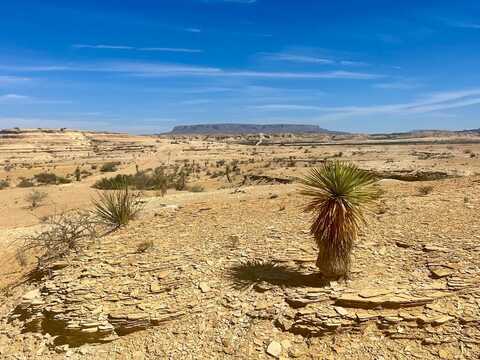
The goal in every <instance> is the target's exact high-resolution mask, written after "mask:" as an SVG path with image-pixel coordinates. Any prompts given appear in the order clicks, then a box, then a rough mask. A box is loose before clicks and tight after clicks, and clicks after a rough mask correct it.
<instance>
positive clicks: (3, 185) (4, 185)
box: [0, 180, 10, 190]
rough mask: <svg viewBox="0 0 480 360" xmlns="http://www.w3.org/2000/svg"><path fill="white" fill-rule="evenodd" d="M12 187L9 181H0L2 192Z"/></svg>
mask: <svg viewBox="0 0 480 360" xmlns="http://www.w3.org/2000/svg"><path fill="white" fill-rule="evenodd" d="M9 186H10V183H9V182H8V181H7V180H0V190H3V189H6V188H8V187H9Z"/></svg>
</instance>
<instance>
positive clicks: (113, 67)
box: [0, 62, 385, 80]
mask: <svg viewBox="0 0 480 360" xmlns="http://www.w3.org/2000/svg"><path fill="white" fill-rule="evenodd" d="M0 70H7V71H16V72H52V71H64V72H106V73H107V72H117V73H124V74H129V75H133V76H139V77H171V76H204V77H243V78H271V79H350V80H370V79H379V78H383V77H385V76H384V75H381V74H375V73H366V72H353V71H342V70H335V71H323V72H281V71H253V70H226V69H221V68H215V67H202V66H189V65H182V64H167V63H137V62H113V63H112V62H110V63H95V64H69V65H39V66H30V65H27V66H21V65H0Z"/></svg>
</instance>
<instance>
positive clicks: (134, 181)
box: [93, 167, 190, 194]
mask: <svg viewBox="0 0 480 360" xmlns="http://www.w3.org/2000/svg"><path fill="white" fill-rule="evenodd" d="M189 173H190V172H189V170H188V169H187V170H186V169H185V167H183V168H174V169H173V170H172V171H170V172H166V171H165V169H164V168H163V167H158V168H156V169H154V170H153V171H151V172H146V171H140V172H138V173H136V174H134V175H121V174H119V175H116V176H114V177H111V178H103V179H100V180H98V181H97V182H96V183H95V184H94V185H93V187H94V188H96V189H100V190H114V189H118V188H119V187H121V186H122V185H124V184H126V185H127V186H129V187H131V188H134V189H136V190H160V191H161V192H162V193H163V194H165V193H166V192H167V190H168V189H176V190H185V188H186V185H187V177H188V174H189Z"/></svg>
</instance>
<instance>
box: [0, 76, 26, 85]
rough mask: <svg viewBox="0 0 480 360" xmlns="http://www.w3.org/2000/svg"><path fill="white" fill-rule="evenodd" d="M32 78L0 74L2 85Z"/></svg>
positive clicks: (0, 83)
mask: <svg viewBox="0 0 480 360" xmlns="http://www.w3.org/2000/svg"><path fill="white" fill-rule="evenodd" d="M29 80H31V79H30V78H26V77H18V76H7V75H0V85H4V84H15V83H22V82H25V81H29Z"/></svg>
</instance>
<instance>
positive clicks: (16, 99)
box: [0, 94, 71, 105]
mask: <svg viewBox="0 0 480 360" xmlns="http://www.w3.org/2000/svg"><path fill="white" fill-rule="evenodd" d="M70 103H71V101H66V100H48V99H47V100H46V99H38V98H35V97H31V96H27V95H20V94H4V95H0V104H3V105H9V104H10V105H16V104H70Z"/></svg>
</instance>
